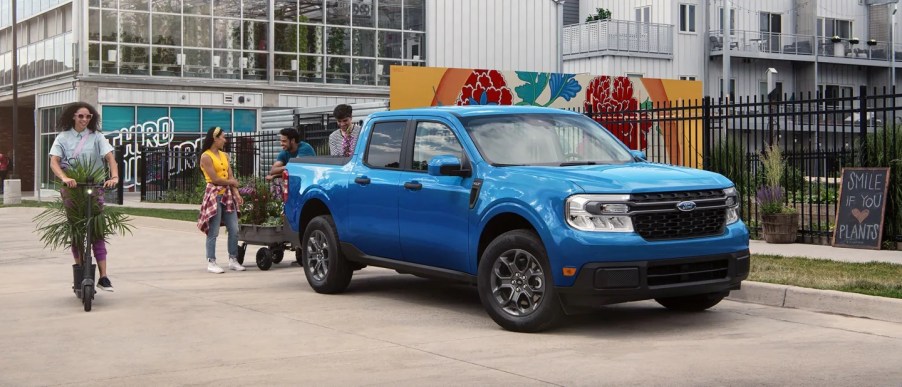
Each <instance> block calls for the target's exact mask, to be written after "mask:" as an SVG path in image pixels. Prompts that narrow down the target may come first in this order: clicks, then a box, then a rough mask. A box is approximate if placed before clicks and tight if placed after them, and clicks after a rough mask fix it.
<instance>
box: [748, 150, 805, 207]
mask: <svg viewBox="0 0 902 387" xmlns="http://www.w3.org/2000/svg"><path fill="white" fill-rule="evenodd" d="M761 164H762V165H763V166H764V183H763V184H762V185H761V186H760V187H759V188H758V191H757V192H756V194H755V200H756V201H757V202H758V209H759V210H760V211H761V213H762V214H765V215H770V214H793V213H795V208H793V207H789V206H786V205H785V204H784V202H785V198H786V195H785V191H784V189H783V187H782V186H781V183H782V181H783V173H784V167H785V165H784V164H783V154H782V153H781V152H780V147H778V146H776V145H773V146H771V147H769V148H768V149H767V150H766V151H765V152H763V153H762V155H761Z"/></svg>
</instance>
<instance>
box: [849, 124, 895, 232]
mask: <svg viewBox="0 0 902 387" xmlns="http://www.w3.org/2000/svg"><path fill="white" fill-rule="evenodd" d="M858 151H859V152H861V153H859V154H863V155H865V158H864V160H863V161H864V162H863V165H862V166H863V167H889V168H890V177H889V186H888V187H887V195H886V196H887V197H886V215H885V218H884V227H883V238H884V242H890V241H891V240H892V238H893V236H894V235H902V126H900V125H887V126H885V127H883V128H881V129H879V130H877V131H876V132H875V133H869V134H868V135H867V137H865V139H864V141H863V142H860V143H859V144H858ZM885 245H886V246H887V247H892V243H888V244H886V243H885Z"/></svg>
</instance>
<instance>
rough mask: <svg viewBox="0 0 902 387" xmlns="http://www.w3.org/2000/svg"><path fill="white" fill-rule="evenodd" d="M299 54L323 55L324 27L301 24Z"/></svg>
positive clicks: (299, 29) (299, 28) (299, 27)
mask: <svg viewBox="0 0 902 387" xmlns="http://www.w3.org/2000/svg"><path fill="white" fill-rule="evenodd" d="M298 52H305V53H308V54H322V53H323V27H320V26H312V25H306V24H301V25H299V26H298Z"/></svg>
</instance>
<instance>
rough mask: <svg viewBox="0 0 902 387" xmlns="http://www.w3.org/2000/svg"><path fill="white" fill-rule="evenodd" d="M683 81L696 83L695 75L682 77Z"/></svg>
mask: <svg viewBox="0 0 902 387" xmlns="http://www.w3.org/2000/svg"><path fill="white" fill-rule="evenodd" d="M680 80H681V81H694V80H695V75H680Z"/></svg>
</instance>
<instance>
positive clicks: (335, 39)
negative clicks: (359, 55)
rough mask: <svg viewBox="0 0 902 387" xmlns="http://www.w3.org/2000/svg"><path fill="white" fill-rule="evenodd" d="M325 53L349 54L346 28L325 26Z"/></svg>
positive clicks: (349, 45) (349, 47)
mask: <svg viewBox="0 0 902 387" xmlns="http://www.w3.org/2000/svg"><path fill="white" fill-rule="evenodd" d="M326 35H327V37H326V53H328V54H333V55H350V54H351V44H350V42H349V39H350V36H348V28H341V27H326Z"/></svg>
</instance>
